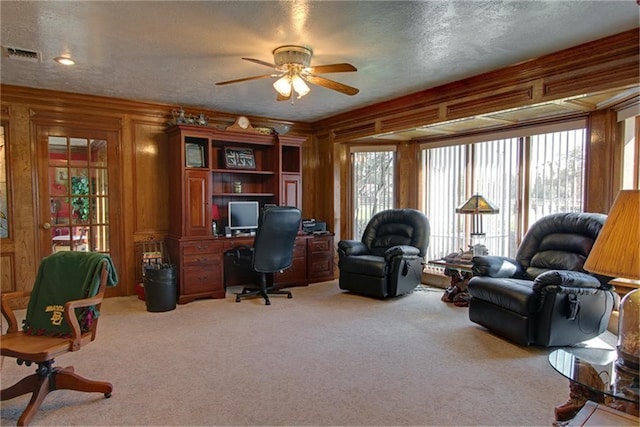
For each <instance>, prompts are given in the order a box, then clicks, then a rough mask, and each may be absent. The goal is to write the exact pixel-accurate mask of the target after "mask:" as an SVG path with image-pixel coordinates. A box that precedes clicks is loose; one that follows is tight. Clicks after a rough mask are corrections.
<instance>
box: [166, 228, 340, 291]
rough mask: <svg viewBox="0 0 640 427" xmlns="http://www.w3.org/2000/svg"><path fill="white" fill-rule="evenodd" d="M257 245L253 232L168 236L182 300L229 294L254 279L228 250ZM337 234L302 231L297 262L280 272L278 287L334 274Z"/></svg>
mask: <svg viewBox="0 0 640 427" xmlns="http://www.w3.org/2000/svg"><path fill="white" fill-rule="evenodd" d="M241 245H246V246H252V245H253V236H239V237H223V236H207V237H180V238H178V237H173V236H169V237H167V251H168V253H169V257H170V259H171V262H172V263H174V264H175V265H176V269H177V277H178V290H179V294H178V304H185V303H187V302H191V301H193V300H195V299H198V298H225V296H226V288H227V287H228V286H235V285H242V284H246V283H250V282H251V281H252V279H253V275H252V274H251V272H250V271H243V270H241V269H239V268H238V267H237V266H235V265H233V259H232V258H231V257H230V256H225V253H227V252H229V251H233V249H234V248H236V247H238V246H241ZM334 252H335V249H334V247H333V235H332V234H326V235H309V234H300V235H298V236H297V237H296V241H295V246H294V253H293V264H292V266H291V268H289V269H287V270H285V271H284V272H282V273H276V274H275V276H274V281H275V283H276V284H277V285H278V287H282V288H284V287H290V286H306V285H308V284H309V283H314V282H321V281H324V280H332V279H333V278H334V263H333V254H334Z"/></svg>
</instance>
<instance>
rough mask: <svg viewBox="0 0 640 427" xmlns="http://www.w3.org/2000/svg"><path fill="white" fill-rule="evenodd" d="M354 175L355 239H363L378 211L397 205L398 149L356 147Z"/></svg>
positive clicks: (353, 234) (352, 155)
mask: <svg viewBox="0 0 640 427" xmlns="http://www.w3.org/2000/svg"><path fill="white" fill-rule="evenodd" d="M351 177H352V181H351V203H352V206H353V209H352V211H353V218H352V223H353V229H352V230H353V232H352V236H351V238H353V239H360V238H361V237H362V233H363V232H364V229H365V227H366V226H367V223H368V222H369V220H370V219H371V217H372V216H373V215H374V214H375V213H377V212H380V211H383V210H385V209H392V208H393V207H394V200H395V149H394V148H389V147H386V148H378V149H376V150H375V151H374V150H372V149H368V150H366V149H355V148H354V149H352V151H351Z"/></svg>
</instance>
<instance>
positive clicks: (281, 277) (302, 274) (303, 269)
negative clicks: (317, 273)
mask: <svg viewBox="0 0 640 427" xmlns="http://www.w3.org/2000/svg"><path fill="white" fill-rule="evenodd" d="M306 278H307V263H306V260H305V259H304V257H302V258H294V259H293V263H292V264H291V267H290V268H288V269H286V270H284V272H282V273H276V274H275V277H274V280H275V282H276V283H277V284H278V285H280V284H288V283H299V282H304V281H305V280H306Z"/></svg>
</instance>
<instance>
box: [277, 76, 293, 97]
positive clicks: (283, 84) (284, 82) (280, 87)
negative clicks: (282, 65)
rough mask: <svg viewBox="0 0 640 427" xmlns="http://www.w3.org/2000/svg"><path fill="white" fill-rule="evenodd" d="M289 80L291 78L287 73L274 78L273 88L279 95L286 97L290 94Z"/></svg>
mask: <svg viewBox="0 0 640 427" xmlns="http://www.w3.org/2000/svg"><path fill="white" fill-rule="evenodd" d="M290 80H291V78H290V77H289V76H288V75H286V76H283V77H281V78H279V79H278V80H276V81H275V82H274V83H273V88H274V89H275V90H276V92H278V93H279V94H280V95H282V96H284V97H285V98H288V97H290V96H291V81H290Z"/></svg>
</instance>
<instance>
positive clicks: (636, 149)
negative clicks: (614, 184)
mask: <svg viewBox="0 0 640 427" xmlns="http://www.w3.org/2000/svg"><path fill="white" fill-rule="evenodd" d="M638 123H640V116H636V117H630V118H628V119H626V120H624V132H623V152H622V189H623V190H633V189H640V141H638V140H637V138H636V135H637V134H639V133H640V129H638V127H637V126H638Z"/></svg>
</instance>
